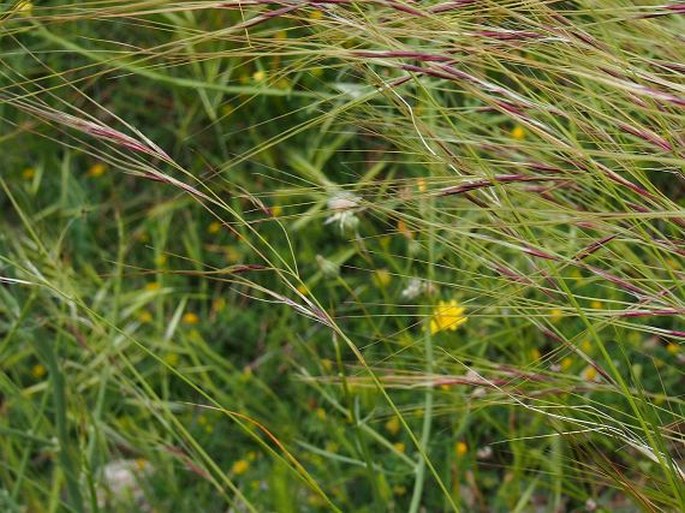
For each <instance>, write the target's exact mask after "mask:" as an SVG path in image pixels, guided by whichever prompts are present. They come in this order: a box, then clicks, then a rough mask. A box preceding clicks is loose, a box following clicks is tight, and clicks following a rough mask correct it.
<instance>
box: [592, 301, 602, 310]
mask: <svg viewBox="0 0 685 513" xmlns="http://www.w3.org/2000/svg"><path fill="white" fill-rule="evenodd" d="M603 307H604V304H603V303H602V302H601V301H597V300H595V301H592V302H591V303H590V308H594V309H595V310H601V309H602V308H603Z"/></svg>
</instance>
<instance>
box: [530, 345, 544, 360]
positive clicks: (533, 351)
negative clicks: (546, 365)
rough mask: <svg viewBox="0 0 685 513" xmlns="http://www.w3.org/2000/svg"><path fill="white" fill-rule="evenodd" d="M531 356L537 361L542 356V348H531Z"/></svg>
mask: <svg viewBox="0 0 685 513" xmlns="http://www.w3.org/2000/svg"><path fill="white" fill-rule="evenodd" d="M530 357H531V359H532V360H533V361H537V360H539V359H540V358H542V354H541V353H540V350H539V349H538V348H535V349H531V351H530Z"/></svg>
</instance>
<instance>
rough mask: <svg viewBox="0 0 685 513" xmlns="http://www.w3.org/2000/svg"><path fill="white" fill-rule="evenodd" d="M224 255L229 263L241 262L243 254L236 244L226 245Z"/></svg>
mask: <svg viewBox="0 0 685 513" xmlns="http://www.w3.org/2000/svg"><path fill="white" fill-rule="evenodd" d="M224 257H225V258H226V261H227V262H228V263H229V264H235V263H236V262H240V259H241V258H242V254H241V253H240V251H238V249H237V248H235V247H234V246H226V247H224Z"/></svg>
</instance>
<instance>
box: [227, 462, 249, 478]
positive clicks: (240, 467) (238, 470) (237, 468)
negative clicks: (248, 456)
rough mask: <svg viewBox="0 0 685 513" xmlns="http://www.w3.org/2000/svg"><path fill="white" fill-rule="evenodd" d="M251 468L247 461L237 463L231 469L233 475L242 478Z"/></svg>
mask: <svg viewBox="0 0 685 513" xmlns="http://www.w3.org/2000/svg"><path fill="white" fill-rule="evenodd" d="M249 468H250V462H249V461H247V460H238V461H236V462H235V463H234V464H233V466H232V467H231V473H232V474H235V475H236V476H240V475H242V474H244V473H245V472H247V469H249Z"/></svg>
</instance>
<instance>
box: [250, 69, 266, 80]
mask: <svg viewBox="0 0 685 513" xmlns="http://www.w3.org/2000/svg"><path fill="white" fill-rule="evenodd" d="M265 78H266V72H265V71H262V70H259V71H255V72H254V73H253V74H252V80H254V81H255V82H261V81H262V80H264V79H265Z"/></svg>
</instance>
